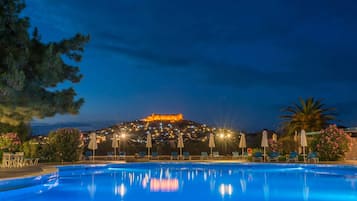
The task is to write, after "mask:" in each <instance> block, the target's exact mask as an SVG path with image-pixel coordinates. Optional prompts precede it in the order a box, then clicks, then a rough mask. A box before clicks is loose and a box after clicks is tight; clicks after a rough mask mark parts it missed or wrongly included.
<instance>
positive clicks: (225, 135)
mask: <svg viewBox="0 0 357 201" xmlns="http://www.w3.org/2000/svg"><path fill="white" fill-rule="evenodd" d="M218 136H219V138H221V139H222V140H223V142H224V153H225V154H227V140H229V139H230V138H231V137H232V134H231V131H229V130H228V132H227V133H225V132H223V131H221V133H219V134H218Z"/></svg>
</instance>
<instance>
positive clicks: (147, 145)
mask: <svg viewBox="0 0 357 201" xmlns="http://www.w3.org/2000/svg"><path fill="white" fill-rule="evenodd" d="M146 148H147V149H148V157H149V156H150V149H151V148H152V139H151V134H150V133H149V132H148V134H147V136H146Z"/></svg>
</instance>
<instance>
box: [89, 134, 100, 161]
mask: <svg viewBox="0 0 357 201" xmlns="http://www.w3.org/2000/svg"><path fill="white" fill-rule="evenodd" d="M88 149H90V150H92V152H93V158H92V160H94V156H95V150H96V149H98V145H97V135H96V134H95V133H91V134H89V144H88Z"/></svg>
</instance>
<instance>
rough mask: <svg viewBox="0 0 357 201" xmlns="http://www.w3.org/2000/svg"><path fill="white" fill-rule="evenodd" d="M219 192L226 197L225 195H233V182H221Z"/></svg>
mask: <svg viewBox="0 0 357 201" xmlns="http://www.w3.org/2000/svg"><path fill="white" fill-rule="evenodd" d="M219 193H220V194H221V195H222V196H223V197H224V196H225V195H232V193H233V187H232V184H221V185H220V186H219Z"/></svg>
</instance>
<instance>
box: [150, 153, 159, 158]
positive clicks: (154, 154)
mask: <svg viewBox="0 0 357 201" xmlns="http://www.w3.org/2000/svg"><path fill="white" fill-rule="evenodd" d="M150 159H151V160H154V159H156V160H157V159H159V154H158V153H157V152H156V151H153V152H152V153H151V158H150Z"/></svg>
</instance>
